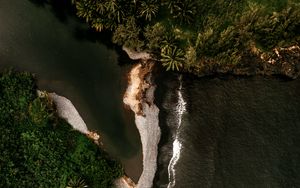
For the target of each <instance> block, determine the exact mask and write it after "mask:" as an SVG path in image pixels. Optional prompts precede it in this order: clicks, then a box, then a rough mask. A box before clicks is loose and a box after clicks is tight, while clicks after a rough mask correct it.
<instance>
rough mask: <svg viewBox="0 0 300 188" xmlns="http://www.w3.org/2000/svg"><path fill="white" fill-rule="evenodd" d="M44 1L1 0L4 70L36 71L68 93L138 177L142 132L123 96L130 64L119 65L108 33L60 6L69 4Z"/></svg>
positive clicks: (44, 85)
mask: <svg viewBox="0 0 300 188" xmlns="http://www.w3.org/2000/svg"><path fill="white" fill-rule="evenodd" d="M33 2H34V3H33ZM43 2H44V1H43V0H31V1H29V0H0V68H1V70H3V69H4V68H8V67H14V68H15V69H17V70H22V71H30V72H33V73H35V74H36V77H37V79H38V85H39V87H40V88H41V89H44V90H47V91H55V92H56V93H58V94H60V95H63V96H65V97H67V98H69V99H70V100H71V101H72V102H73V103H74V105H75V106H76V108H77V109H78V111H79V113H80V114H81V115H82V117H83V119H84V120H85V122H86V124H87V125H88V127H89V128H90V129H92V130H97V131H99V132H100V133H101V136H102V138H103V142H104V145H105V148H106V149H107V150H108V152H109V153H110V154H111V155H112V156H114V157H116V158H117V159H120V160H121V161H122V162H123V164H124V166H125V169H126V172H127V173H128V174H129V175H130V176H131V177H133V178H134V180H137V178H138V176H139V174H140V172H141V169H142V168H141V163H142V161H141V144H140V138H139V135H138V132H137V130H136V127H135V124H134V122H133V119H132V117H131V115H130V114H129V112H128V111H127V110H125V109H124V106H123V102H122V98H123V93H124V91H125V87H127V77H126V73H127V71H128V68H130V67H129V66H127V67H126V66H122V67H121V66H119V65H118V64H120V58H119V55H118V54H117V52H116V50H115V49H114V48H113V47H112V46H107V45H105V44H104V42H105V41H106V40H110V38H109V35H103V36H96V34H95V33H92V32H91V31H89V30H88V26H87V25H86V24H83V23H81V22H80V21H79V20H78V19H76V18H75V17H72V16H69V15H68V14H67V13H66V12H65V10H60V9H58V8H63V7H64V6H63V5H65V4H62V6H58V4H55V6H50V5H48V4H45V3H43ZM55 2H56V3H58V0H56V1H55ZM60 2H62V3H64V2H66V1H63V0H62V1H60ZM104 39H105V40H104ZM121 60H122V59H121Z"/></svg>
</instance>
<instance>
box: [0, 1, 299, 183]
mask: <svg viewBox="0 0 300 188" xmlns="http://www.w3.org/2000/svg"><path fill="white" fill-rule="evenodd" d="M32 1H33V2H35V3H33V2H32ZM32 1H29V0H0V68H1V70H3V69H4V68H9V67H14V68H15V69H17V70H22V71H30V72H33V73H35V75H36V77H37V80H38V86H39V87H40V88H41V89H44V90H47V91H54V92H56V93H58V94H59V95H63V96H65V97H67V98H69V99H70V100H71V101H72V102H73V103H74V105H75V106H76V108H77V109H78V111H79V113H80V114H81V116H82V117H83V119H84V120H85V122H86V124H87V125H88V127H89V129H91V130H96V131H98V132H100V134H101V136H102V140H103V143H104V146H105V149H106V150H107V151H108V152H109V153H110V154H111V155H112V156H113V157H115V158H117V159H119V160H120V161H121V162H122V164H123V165H124V167H125V171H126V173H127V174H128V175H129V176H130V177H131V178H132V179H133V180H135V182H137V180H138V178H139V176H140V174H141V172H142V156H141V155H142V152H141V142H140V137H139V134H138V132H137V129H136V126H135V125H134V119H133V114H132V113H130V111H129V110H127V109H125V108H124V105H123V101H122V99H123V94H124V92H125V88H126V86H127V77H126V76H127V73H128V72H129V68H130V67H131V66H130V65H121V64H123V63H122V61H124V59H126V57H123V56H120V55H119V51H118V50H116V49H115V47H114V46H113V45H111V44H110V43H107V42H106V41H107V40H108V37H107V35H105V34H102V35H98V34H95V33H93V32H91V31H89V30H88V28H87V25H86V24H83V23H81V22H80V21H79V20H78V19H77V18H75V17H74V16H70V15H68V14H65V13H64V12H63V11H60V10H59V9H56V8H53V7H52V6H49V5H46V4H44V3H41V2H43V1H38V0H36V1H34V0H32ZM37 2H39V3H37ZM156 84H157V91H156V93H155V98H156V99H155V103H156V105H157V106H158V107H159V109H160V112H159V125H160V127H161V129H162V137H161V142H160V144H159V155H158V161H159V162H158V171H157V173H156V178H155V180H154V185H155V186H154V187H170V188H172V187H175V188H177V187H178V188H196V187H201V188H206V187H216V188H219V187H230V188H232V187H237V188H247V187H249V188H250V187H257V188H260V187H261V188H266V187H272V188H277V187H278V188H279V187H299V185H300V162H299V161H300V140H299V139H300V98H299V96H300V80H299V79H298V80H285V79H282V78H277V77H267V78H266V77H260V76H257V77H230V76H226V77H207V78H196V77H193V76H187V75H181V76H180V75H178V74H175V73H163V74H161V75H160V76H158V77H157V79H156Z"/></svg>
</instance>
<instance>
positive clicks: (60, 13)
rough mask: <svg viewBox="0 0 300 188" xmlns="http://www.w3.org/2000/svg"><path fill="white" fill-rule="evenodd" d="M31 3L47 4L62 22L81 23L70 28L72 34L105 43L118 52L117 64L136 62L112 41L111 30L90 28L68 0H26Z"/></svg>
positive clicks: (85, 39) (75, 37)
mask: <svg viewBox="0 0 300 188" xmlns="http://www.w3.org/2000/svg"><path fill="white" fill-rule="evenodd" d="M28 1H29V2H31V3H33V4H34V5H35V6H37V7H39V8H47V6H49V7H51V8H50V9H51V12H52V13H53V14H54V15H55V17H56V18H57V19H58V20H59V21H60V22H61V23H64V24H68V22H69V19H70V18H72V19H75V20H76V21H77V22H80V23H82V24H83V25H85V26H86V27H83V26H82V25H76V26H74V27H73V29H72V36H73V37H74V39H76V40H77V41H81V42H84V41H88V42H92V43H100V44H103V45H105V46H106V47H107V48H108V49H113V50H115V51H116V52H117V53H118V65H120V66H123V65H128V64H133V63H137V61H134V60H131V59H130V58H129V57H128V55H127V54H126V52H124V51H123V50H122V48H121V47H120V46H118V45H115V44H113V43H112V41H111V38H112V32H111V31H102V32H97V31H95V30H93V29H91V28H90V27H89V26H88V24H87V23H86V22H85V21H84V20H82V19H80V18H78V17H77V16H76V10H75V9H74V6H73V5H72V4H71V1H70V0H28Z"/></svg>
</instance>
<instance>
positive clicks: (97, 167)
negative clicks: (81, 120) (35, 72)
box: [0, 71, 123, 188]
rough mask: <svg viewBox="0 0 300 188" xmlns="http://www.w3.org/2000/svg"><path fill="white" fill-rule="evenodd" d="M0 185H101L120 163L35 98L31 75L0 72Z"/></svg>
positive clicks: (44, 101)
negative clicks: (111, 158)
mask: <svg viewBox="0 0 300 188" xmlns="http://www.w3.org/2000/svg"><path fill="white" fill-rule="evenodd" d="M0 132H1V134H0V152H1V155H0V180H1V181H0V187H51V188H53V187H64V188H65V187H67V186H68V187H84V185H88V186H89V187H97V188H98V187H103V188H107V187H110V186H111V185H112V181H113V180H114V179H116V178H118V177H120V176H121V175H122V174H123V170H122V168H121V166H120V165H119V164H118V163H117V162H115V161H112V160H109V159H108V156H107V154H106V153H105V152H103V151H102V150H101V149H100V148H99V147H98V146H97V145H95V144H94V143H93V141H91V140H89V139H88V138H87V137H86V136H85V135H83V134H81V133H79V132H77V131H74V130H72V129H71V126H70V125H68V124H67V123H66V122H65V121H63V120H62V119H59V118H57V116H56V114H55V108H54V106H53V105H52V102H51V100H50V99H47V98H39V97H37V94H36V85H35V80H34V78H33V76H32V75H31V74H29V73H15V72H12V71H8V72H6V73H3V74H1V75H0Z"/></svg>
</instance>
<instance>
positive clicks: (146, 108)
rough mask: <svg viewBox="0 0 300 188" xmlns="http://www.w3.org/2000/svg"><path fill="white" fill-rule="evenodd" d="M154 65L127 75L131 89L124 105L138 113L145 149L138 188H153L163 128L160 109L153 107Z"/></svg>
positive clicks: (136, 116) (135, 67) (145, 65)
mask: <svg viewBox="0 0 300 188" xmlns="http://www.w3.org/2000/svg"><path fill="white" fill-rule="evenodd" d="M153 67H154V63H153V62H152V63H151V62H149V61H148V62H146V63H143V64H141V63H139V64H137V65H135V66H134V67H133V68H132V70H131V71H130V73H129V75H128V82H129V84H128V88H127V90H126V93H125V95H124V104H126V105H128V106H129V107H130V108H131V110H132V111H133V112H134V113H135V123H136V126H137V129H138V131H139V133H140V136H141V142H142V149H143V172H142V174H141V176H140V179H139V181H138V183H137V187H138V188H151V187H152V185H153V179H154V176H155V173H156V169H157V153H158V143H159V140H160V134H161V132H160V128H159V121H158V113H159V109H158V108H157V106H156V105H155V104H154V91H155V88H156V86H155V85H154V84H153V81H152V73H151V72H152V70H153Z"/></svg>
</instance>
